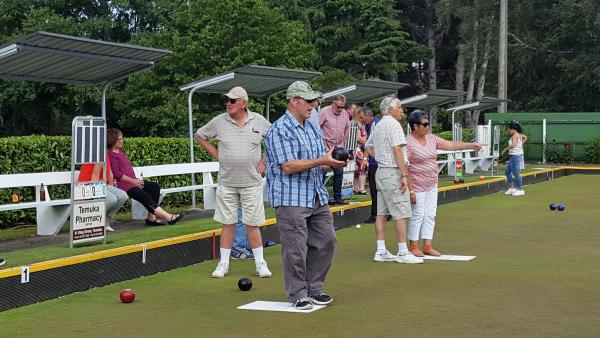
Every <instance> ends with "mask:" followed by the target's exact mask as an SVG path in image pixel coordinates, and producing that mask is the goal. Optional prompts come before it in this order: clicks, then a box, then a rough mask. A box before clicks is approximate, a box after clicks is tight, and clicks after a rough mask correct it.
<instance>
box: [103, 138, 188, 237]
mask: <svg viewBox="0 0 600 338" xmlns="http://www.w3.org/2000/svg"><path fill="white" fill-rule="evenodd" d="M106 145H107V147H108V148H109V152H108V153H109V155H110V162H111V164H112V172H113V174H114V176H115V179H116V180H117V186H118V187H119V189H123V190H125V191H126V192H127V195H129V197H131V198H133V199H134V200H136V201H138V202H140V203H141V204H142V205H143V206H144V207H145V208H146V210H148V218H147V219H146V225H166V224H167V223H168V224H175V223H177V222H179V221H180V220H181V219H182V218H183V214H180V215H173V214H170V213H168V212H166V211H165V210H164V209H163V208H161V207H159V206H158V200H159V197H160V185H158V183H155V182H149V181H148V182H145V181H144V180H143V179H139V178H136V177H135V173H134V171H133V166H131V162H130V161H129V158H127V155H125V152H124V151H123V133H122V132H121V131H120V130H119V129H115V128H111V129H109V130H108V131H107V132H106ZM161 220H163V221H164V222H163V221H161Z"/></svg>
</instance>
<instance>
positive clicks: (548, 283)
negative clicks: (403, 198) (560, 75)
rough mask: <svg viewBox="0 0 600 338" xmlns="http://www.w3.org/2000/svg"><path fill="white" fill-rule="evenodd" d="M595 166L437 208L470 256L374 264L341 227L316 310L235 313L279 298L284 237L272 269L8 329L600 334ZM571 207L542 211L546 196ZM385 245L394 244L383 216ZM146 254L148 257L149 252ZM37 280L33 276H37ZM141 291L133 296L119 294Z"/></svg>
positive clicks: (27, 318)
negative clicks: (523, 191) (247, 284)
mask: <svg viewBox="0 0 600 338" xmlns="http://www.w3.org/2000/svg"><path fill="white" fill-rule="evenodd" d="M598 186H600V176H588V175H575V176H568V177H564V178H560V179H557V180H554V181H552V182H545V183H540V184H536V185H532V186H528V187H527V195H525V196H523V197H519V198H516V197H512V196H505V195H503V194H501V193H498V194H493V195H489V196H484V197H479V198H473V199H469V200H466V201H462V202H457V203H451V204H447V205H443V206H440V207H439V209H438V217H437V223H438V225H437V230H436V239H435V247H436V248H437V249H438V250H440V251H442V252H444V253H448V254H463V255H476V256H477V258H476V259H475V260H473V261H471V262H442V261H437V262H434V261H428V262H426V263H425V264H422V265H416V266H409V265H400V264H396V263H373V262H372V261H371V259H372V255H373V252H374V249H375V240H374V232H373V228H372V226H367V225H364V226H363V227H362V228H361V229H355V228H348V229H344V230H341V231H339V232H338V233H337V235H338V247H337V252H336V256H335V260H334V264H333V266H332V269H331V272H330V275H329V278H328V280H327V283H326V291H327V292H328V293H330V294H331V295H332V296H334V298H335V301H334V303H333V305H331V306H329V307H328V308H326V309H323V310H320V311H317V312H314V313H311V314H286V313H272V312H259V311H242V310H236V307H237V306H239V305H242V304H246V303H249V302H252V301H255V300H278V301H283V300H285V295H284V292H283V281H282V274H281V266H280V259H279V246H275V247H271V248H267V249H265V254H266V258H267V260H268V261H269V264H270V266H271V270H272V271H273V273H274V276H273V278H270V279H258V278H252V279H253V281H254V287H253V289H252V290H251V291H250V292H241V291H238V290H237V286H236V282H237V280H238V279H239V278H240V277H242V276H248V275H251V274H252V271H253V268H254V266H253V263H252V262H239V261H233V262H232V268H231V275H230V276H228V277H226V278H224V279H221V280H217V279H211V278H210V277H209V276H210V272H211V271H212V269H213V268H214V266H215V263H214V262H207V263H202V264H196V265H193V266H189V267H186V268H182V269H177V270H173V271H169V272H165V273H160V274H157V275H154V276H149V277H145V278H140V279H136V280H132V281H127V282H121V283H117V284H114V285H111V286H107V287H103V288H97V289H94V290H90V291H88V292H82V293H78V294H74V295H71V296H66V297H62V298H59V299H55V300H52V301H48V302H43V303H39V304H35V305H31V306H27V307H23V308H19V309H14V310H9V311H5V312H2V313H0V323H2V335H3V336H7V337H41V336H43V337H75V336H78V337H81V336H84V337H110V336H123V337H125V336H135V337H177V336H181V337H199V336H203V337H214V336H218V337H239V336H247V337H257V336H316V337H332V336H336V337H357V336H386V337H392V336H393V337H398V336H408V337H456V336H461V337H534V336H535V337H572V336H577V337H595V336H597V335H598V332H600V322H599V321H598V313H600V302H598V299H600V288H598V285H600V270H599V269H598V266H600V250H598V238H599V235H600V228H599V227H598V221H597V220H598V219H600V209H598V208H597V196H598V193H597V187H598ZM551 202H560V203H565V204H566V205H567V211H566V212H562V213H559V212H551V211H549V210H548V204H549V203H551ZM387 235H388V240H387V243H388V249H391V250H395V243H394V242H395V241H394V239H393V237H392V236H393V231H392V229H391V227H390V226H389V225H388V228H387ZM149 259H152V258H151V256H149ZM32 277H33V276H32ZM125 287H131V288H134V289H136V290H137V300H136V302H134V303H133V304H121V303H119V301H118V291H119V290H120V289H121V288H125Z"/></svg>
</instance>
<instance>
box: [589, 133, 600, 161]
mask: <svg viewBox="0 0 600 338" xmlns="http://www.w3.org/2000/svg"><path fill="white" fill-rule="evenodd" d="M585 162H586V163H594V164H600V137H595V138H593V139H591V140H589V141H588V142H587V143H586V144H585Z"/></svg>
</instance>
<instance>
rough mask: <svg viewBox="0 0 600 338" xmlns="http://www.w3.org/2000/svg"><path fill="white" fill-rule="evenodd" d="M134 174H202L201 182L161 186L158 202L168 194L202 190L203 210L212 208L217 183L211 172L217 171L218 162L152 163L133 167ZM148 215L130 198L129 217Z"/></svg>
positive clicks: (136, 218)
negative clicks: (173, 186) (178, 185)
mask: <svg viewBox="0 0 600 338" xmlns="http://www.w3.org/2000/svg"><path fill="white" fill-rule="evenodd" d="M133 170H134V172H135V175H136V176H137V177H139V176H140V175H141V174H142V173H143V174H144V175H143V176H144V179H147V178H151V177H159V176H172V175H185V174H188V175H189V174H192V173H194V174H202V183H201V184H195V185H189V186H183V187H175V188H161V189H160V200H159V204H160V202H162V200H163V199H164V197H165V196H166V195H168V194H172V193H177V192H184V191H193V190H202V191H203V203H204V209H205V210H214V209H215V204H216V200H217V184H216V183H215V182H214V181H213V177H212V174H213V173H215V172H217V173H218V172H219V162H203V163H180V164H163V165H153V166H146V167H134V168H133ZM146 217H148V211H147V210H146V208H144V206H143V205H142V204H141V203H139V202H138V201H135V200H132V202H131V218H132V219H134V220H143V219H146Z"/></svg>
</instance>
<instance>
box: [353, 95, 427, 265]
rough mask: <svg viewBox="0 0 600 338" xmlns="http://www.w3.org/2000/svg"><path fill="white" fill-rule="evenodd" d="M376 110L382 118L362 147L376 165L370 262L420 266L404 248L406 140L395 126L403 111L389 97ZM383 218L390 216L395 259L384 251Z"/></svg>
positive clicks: (407, 207)
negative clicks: (374, 240)
mask: <svg viewBox="0 0 600 338" xmlns="http://www.w3.org/2000/svg"><path fill="white" fill-rule="evenodd" d="M380 110H381V115H382V116H383V117H382V118H381V121H380V122H379V123H378V124H377V125H376V126H375V127H374V130H372V131H371V135H370V137H369V139H368V141H367V143H366V145H365V149H366V151H367V153H369V155H371V156H373V157H374V158H375V160H376V161H377V163H378V168H377V173H376V174H375V182H376V185H377V218H376V219H375V235H376V238H377V251H376V252H375V256H374V257H373V261H375V262H393V261H395V262H397V263H405V264H420V263H423V259H422V258H418V257H415V256H414V255H413V254H412V253H410V252H409V251H408V247H407V245H406V219H407V218H409V217H410V216H411V214H412V212H411V207H410V195H409V190H408V169H407V166H408V156H407V154H406V138H405V136H404V130H402V126H401V125H400V122H399V121H400V120H401V119H402V117H403V116H404V108H402V104H401V103H400V100H398V99H397V98H395V97H393V96H387V97H385V98H384V99H383V101H381V105H380ZM387 215H391V216H392V219H393V220H394V223H395V228H396V236H397V238H398V255H393V254H391V253H390V252H389V251H388V250H387V249H386V247H385V230H384V229H385V222H386V219H387Z"/></svg>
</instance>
